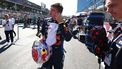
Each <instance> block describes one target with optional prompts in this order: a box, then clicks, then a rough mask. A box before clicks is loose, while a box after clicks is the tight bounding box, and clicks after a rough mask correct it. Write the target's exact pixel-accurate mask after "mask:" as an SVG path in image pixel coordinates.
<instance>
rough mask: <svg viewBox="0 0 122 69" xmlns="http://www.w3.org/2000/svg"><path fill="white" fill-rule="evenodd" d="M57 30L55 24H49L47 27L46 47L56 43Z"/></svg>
mask: <svg viewBox="0 0 122 69" xmlns="http://www.w3.org/2000/svg"><path fill="white" fill-rule="evenodd" d="M57 29H58V24H56V23H49V26H48V35H47V39H46V43H47V45H48V46H52V45H53V44H55V43H56V32H57Z"/></svg>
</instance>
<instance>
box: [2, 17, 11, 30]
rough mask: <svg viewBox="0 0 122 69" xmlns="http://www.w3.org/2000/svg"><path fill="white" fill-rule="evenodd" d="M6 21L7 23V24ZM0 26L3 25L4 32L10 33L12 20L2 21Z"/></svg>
mask: <svg viewBox="0 0 122 69" xmlns="http://www.w3.org/2000/svg"><path fill="white" fill-rule="evenodd" d="M7 21H8V22H7ZM2 25H5V26H4V28H5V31H10V30H12V28H13V27H12V20H11V19H8V20H3V21H2Z"/></svg>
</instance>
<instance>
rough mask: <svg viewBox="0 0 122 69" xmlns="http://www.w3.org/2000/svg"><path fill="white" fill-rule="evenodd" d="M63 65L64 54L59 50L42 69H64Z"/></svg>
mask: <svg viewBox="0 0 122 69" xmlns="http://www.w3.org/2000/svg"><path fill="white" fill-rule="evenodd" d="M63 63H64V54H63V53H62V52H61V51H59V50H58V49H57V51H56V50H55V53H54V52H53V53H52V55H51V57H50V59H49V60H48V61H47V62H45V63H44V64H43V65H42V67H41V69H52V67H54V69H63Z"/></svg>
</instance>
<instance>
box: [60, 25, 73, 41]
mask: <svg viewBox="0 0 122 69" xmlns="http://www.w3.org/2000/svg"><path fill="white" fill-rule="evenodd" d="M59 28H60V31H61V35H62V36H63V38H64V39H65V40H66V41H70V40H71V38H72V34H71V32H70V31H69V30H68V28H67V27H66V26H65V24H64V23H62V24H59Z"/></svg>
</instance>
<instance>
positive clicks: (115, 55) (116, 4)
mask: <svg viewBox="0 0 122 69" xmlns="http://www.w3.org/2000/svg"><path fill="white" fill-rule="evenodd" d="M121 3H122V0H106V7H107V12H109V13H110V14H111V15H112V16H113V18H114V20H116V22H114V24H113V26H112V29H113V39H112V42H111V43H112V44H110V45H111V47H112V48H113V50H112V59H111V64H110V66H109V67H108V66H106V68H105V69H122V47H121V46H122V43H121V41H122V40H120V42H119V43H120V45H121V46H120V49H119V50H118V51H117V52H115V51H116V48H115V46H116V44H114V43H115V42H114V41H116V40H115V39H117V38H119V37H120V38H121V37H122V12H121V11H122V4H121Z"/></svg>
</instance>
